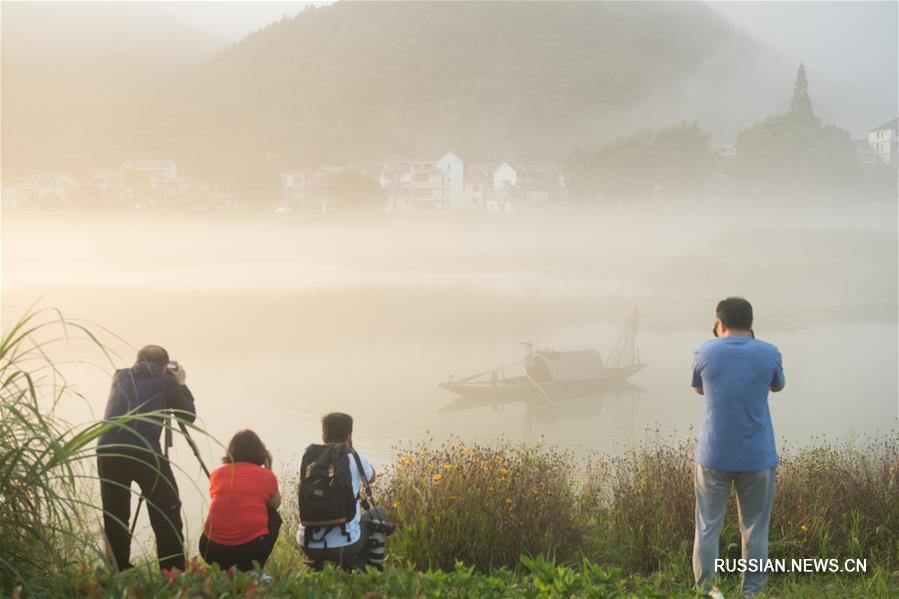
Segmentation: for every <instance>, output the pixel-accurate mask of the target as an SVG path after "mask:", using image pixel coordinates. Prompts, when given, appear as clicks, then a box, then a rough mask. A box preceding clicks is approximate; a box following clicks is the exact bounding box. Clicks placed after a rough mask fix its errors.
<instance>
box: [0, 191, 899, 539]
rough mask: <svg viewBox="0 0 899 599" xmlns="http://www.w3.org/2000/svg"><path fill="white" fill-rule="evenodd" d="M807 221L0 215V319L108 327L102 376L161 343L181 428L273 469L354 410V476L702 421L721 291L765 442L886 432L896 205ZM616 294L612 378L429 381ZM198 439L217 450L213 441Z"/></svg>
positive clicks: (615, 446)
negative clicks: (757, 355) (708, 342)
mask: <svg viewBox="0 0 899 599" xmlns="http://www.w3.org/2000/svg"><path fill="white" fill-rule="evenodd" d="M699 214H701V215H702V216H701V217H700V216H697V215H699ZM816 218H817V220H816V221H815V222H814V223H810V222H808V221H807V220H805V219H804V217H803V216H802V215H801V214H800V213H799V212H797V214H796V216H795V217H792V218H791V217H790V216H789V215H786V214H779V215H778V218H777V219H776V220H777V222H776V224H773V223H772V221H771V219H768V218H762V217H758V220H753V218H750V217H747V216H745V215H744V216H742V217H741V216H739V215H736V214H731V215H730V216H725V215H724V214H722V213H721V212H720V211H717V210H714V209H708V208H704V209H702V210H697V211H695V212H693V213H690V214H687V213H683V212H678V211H675V210H672V209H668V210H661V209H659V210H652V211H649V210H647V211H646V212H645V213H641V212H639V211H612V210H609V211H601V210H583V211H569V212H561V211H559V212H547V213H543V214H525V215H518V216H515V217H514V218H513V217H508V218H489V217H486V216H483V215H480V216H475V215H472V216H464V215H432V216H427V215H425V216H416V217H408V218H404V217H401V218H377V219H374V220H373V221H371V222H369V221H367V220H363V219H361V218H353V219H350V218H318V219H313V218H298V217H296V216H285V217H278V216H275V215H271V216H263V215H244V216H241V215H234V214H229V215H218V214H196V215H186V216H174V215H173V216H167V215H141V214H119V215H103V214H96V215H90V214H77V215H76V214H59V213H57V214H12V213H6V214H4V215H3V222H2V273H3V280H2V315H3V327H4V329H6V328H8V327H9V326H10V323H11V322H12V320H13V319H14V318H16V317H17V316H18V315H20V314H21V313H22V312H23V311H24V310H25V309H26V308H27V307H28V306H29V305H30V304H32V303H33V302H35V301H36V300H38V299H41V298H42V299H41V302H40V305H41V306H45V307H49V306H52V307H58V308H60V309H61V310H62V311H63V313H64V314H65V315H66V316H67V317H69V318H77V319H85V320H87V321H91V322H93V323H96V325H97V326H98V327H105V328H107V329H109V331H111V332H112V333H115V334H116V335H118V336H120V337H121V338H122V339H121V340H119V339H116V338H115V337H112V336H111V335H109V334H106V333H104V334H103V338H104V339H105V340H106V341H107V342H109V344H110V346H111V347H112V348H113V349H114V350H115V351H116V352H117V353H118V355H119V357H118V358H116V359H115V360H114V367H116V368H121V367H125V366H127V365H129V364H130V363H131V362H132V361H133V357H134V353H135V352H136V348H137V347H139V346H142V345H144V344H148V343H158V344H161V345H163V346H165V347H166V348H167V349H168V350H169V352H170V354H171V355H172V358H173V359H176V360H178V361H179V362H180V363H181V364H183V365H184V367H185V368H186V370H187V382H188V385H189V386H190V387H191V389H192V391H193V393H194V395H195V397H196V400H197V408H198V414H199V420H200V423H201V426H203V427H204V428H205V429H206V430H207V431H208V432H209V433H210V434H211V435H212V436H214V437H215V438H216V439H218V440H219V441H221V442H222V443H227V440H228V439H229V438H230V436H231V435H232V434H233V433H234V432H236V431H237V430H239V429H241V428H246V427H250V428H253V429H254V430H255V431H256V432H258V433H259V434H260V436H261V437H262V439H263V440H264V441H265V442H266V443H267V444H268V445H269V447H270V448H271V449H272V451H273V453H274V455H275V471H276V473H278V474H279V475H280V476H282V477H283V475H284V474H286V473H287V472H288V471H290V470H292V469H293V468H295V467H296V464H297V463H298V462H299V457H300V455H301V454H302V450H303V449H304V448H305V446H306V445H308V444H309V443H311V442H315V441H316V440H317V439H318V438H319V435H320V424H319V418H320V417H321V416H322V415H323V414H324V413H326V412H328V411H333V410H340V411H346V412H349V413H351V414H352V415H353V416H354V418H355V419H356V425H355V434H354V441H355V445H356V446H357V447H358V448H359V449H361V450H362V451H363V452H365V453H366V454H367V455H368V456H369V457H370V458H371V460H372V462H373V464H374V465H375V466H376V467H378V466H386V465H387V464H388V463H389V462H390V459H391V455H392V449H393V448H394V447H396V446H398V445H402V444H408V443H411V442H416V441H419V440H427V439H433V442H434V443H440V442H443V441H445V440H448V439H453V438H459V439H462V440H465V441H473V440H494V439H498V438H500V437H502V438H505V439H508V440H510V441H519V440H526V441H532V442H536V441H541V440H542V441H543V442H545V443H547V444H552V445H556V446H559V447H563V448H566V449H570V450H572V451H573V452H575V453H576V454H577V455H579V456H585V455H587V454H589V453H590V452H592V451H599V452H605V453H618V452H620V451H622V450H624V449H626V448H628V447H631V446H633V445H634V444H638V443H641V442H644V441H648V442H652V441H655V440H656V439H657V438H663V439H664V438H668V437H675V438H682V437H684V436H688V435H691V434H693V429H695V428H698V425H699V422H700V416H701V413H702V398H700V397H699V396H697V395H695V394H693V393H692V392H691V390H690V387H689V383H690V366H691V360H692V356H693V350H694V349H695V348H696V346H698V345H699V344H700V343H701V342H702V341H703V340H705V339H707V338H709V336H710V334H711V328H712V325H713V323H714V308H715V304H716V303H717V301H718V300H719V299H721V298H723V297H725V296H727V295H743V296H745V297H746V298H747V299H749V300H750V301H751V302H752V303H753V305H754V308H755V317H756V323H755V327H754V328H755V332H756V335H757V336H758V337H759V338H761V339H764V340H767V341H770V342H772V343H774V344H775V345H777V346H778V347H779V348H780V349H781V351H782V354H783V359H784V368H785V372H786V380H787V385H786V389H785V390H784V391H783V392H782V393H780V394H777V395H774V396H772V398H771V409H772V417H773V422H774V430H775V434H776V436H777V439H778V445H779V447H783V445H784V444H785V443H786V444H788V445H804V444H810V443H815V442H818V440H820V439H821V438H822V437H824V438H831V439H841V438H846V437H849V436H852V435H865V434H882V433H885V432H887V431H889V430H891V429H892V430H895V428H896V425H897V420H896V418H897V350H896V347H897V338H896V286H897V278H896V273H897V268H896V243H897V237H896V228H895V223H896V220H895V207H892V208H880V209H871V210H870V211H868V212H863V213H860V212H856V211H853V212H852V213H851V214H848V213H847V214H834V215H832V216H830V217H828V216H826V215H818V216H816ZM634 308H636V309H638V311H639V332H638V334H637V343H638V346H639V351H640V356H641V358H642V359H643V361H644V362H646V363H647V364H648V366H647V367H646V368H645V369H644V370H642V371H640V372H638V373H637V374H636V375H634V376H633V377H632V379H631V380H630V382H629V383H630V384H628V385H621V386H618V387H615V388H613V389H610V390H608V391H606V392H603V393H600V394H596V395H593V396H586V397H577V398H570V399H564V400H563V399H560V400H558V401H551V402H546V401H538V402H535V401H508V402H505V403H491V402H483V403H480V404H478V403H476V402H469V403H462V404H459V403H454V399H455V398H454V396H453V395H452V394H450V393H449V392H447V391H444V390H441V389H438V388H437V384H438V383H440V382H443V381H446V380H447V378H448V377H449V376H450V375H451V374H452V375H453V376H455V377H456V378H459V377H462V376H465V375H468V374H471V373H474V372H477V371H483V370H486V369H490V368H495V367H498V366H499V365H500V364H507V363H510V362H514V361H516V360H518V359H519V358H520V355H519V354H520V346H519V343H520V342H521V341H523V340H526V339H527V340H530V341H532V342H533V343H534V345H535V346H536V347H537V348H544V347H550V348H553V349H558V350H566V349H584V348H595V349H597V350H599V351H600V353H601V354H602V355H603V356H606V355H607V354H608V352H609V350H610V349H611V347H612V345H613V343H614V342H615V340H616V338H617V336H618V334H619V332H620V330H621V327H622V326H623V325H624V323H625V321H626V319H627V317H628V316H629V315H630V314H631V312H632V311H633V310H634ZM129 344H130V345H129ZM60 357H61V358H63V359H68V360H81V359H86V360H89V361H90V362H92V363H93V364H96V365H99V366H100V367H99V368H98V367H97V366H94V365H85V364H78V363H75V364H68V365H65V366H64V367H63V368H64V371H65V372H66V374H67V375H68V376H69V379H70V382H71V383H73V384H74V385H75V386H76V387H77V390H78V391H79V392H81V393H82V394H83V395H84V397H85V400H84V401H77V400H73V401H71V402H69V403H67V404H66V405H63V406H60V408H59V411H60V413H61V414H63V415H64V416H65V417H66V418H68V419H69V420H70V421H72V422H76V423H81V422H86V421H87V420H89V419H91V418H97V417H101V416H102V412H103V408H104V405H105V400H106V395H107V392H108V388H109V374H110V368H111V367H112V365H110V364H109V363H108V362H104V361H103V357H102V354H100V353H99V352H98V351H96V350H95V349H92V348H90V347H89V346H88V344H86V343H83V342H73V343H72V344H71V346H70V347H69V349H68V350H67V351H66V355H64V356H60ZM513 399H514V398H513ZM198 440H199V441H200V445H201V447H202V451H203V453H204V458H205V459H207V461H208V463H210V464H213V463H217V462H218V460H219V459H220V458H221V455H222V453H223V452H222V449H221V448H220V447H218V446H217V445H216V444H215V443H214V442H213V441H211V440H209V439H202V438H201V439H198ZM173 452H174V453H173V455H174V456H175V459H176V461H178V462H179V464H180V465H181V467H182V468H183V469H184V471H183V472H182V473H181V474H179V479H180V482H181V484H180V486H181V488H182V492H183V495H184V497H183V501H184V504H185V510H186V512H187V514H188V519H187V522H188V530H189V533H190V534H191V535H196V534H197V531H198V530H199V526H200V516H199V513H200V511H199V510H200V506H202V505H203V501H202V499H201V498H202V497H204V495H205V492H206V490H205V486H204V485H203V483H202V482H197V481H200V479H201V478H202V477H201V475H200V470H199V468H198V467H197V466H196V462H195V460H194V459H193V456H192V455H191V454H190V452H189V450H188V448H187V447H186V445H185V444H184V443H183V442H181V441H176V444H175V448H174V450H173ZM145 524H146V520H144V521H143V522H142V525H141V526H144V525H145Z"/></svg>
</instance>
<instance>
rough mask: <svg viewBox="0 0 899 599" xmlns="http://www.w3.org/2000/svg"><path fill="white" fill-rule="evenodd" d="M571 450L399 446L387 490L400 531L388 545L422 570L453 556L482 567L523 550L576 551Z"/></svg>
mask: <svg viewBox="0 0 899 599" xmlns="http://www.w3.org/2000/svg"><path fill="white" fill-rule="evenodd" d="M575 472H576V471H575V468H574V456H573V455H571V454H569V453H565V452H562V451H559V450H557V449H554V448H547V447H542V446H533V445H530V446H529V445H499V446H486V445H472V446H466V445H464V444H462V443H446V444H444V445H442V446H440V447H438V448H431V447H429V446H428V445H424V444H422V445H417V446H414V447H411V448H409V449H408V450H406V451H403V452H401V454H400V456H399V457H398V459H397V461H396V463H395V467H394V469H393V471H392V472H391V476H390V483H389V485H388V487H387V489H386V490H385V493H384V501H385V503H386V507H388V509H391V510H393V513H394V514H395V516H396V518H397V520H398V521H399V523H400V527H401V532H400V533H399V534H397V535H395V536H394V537H392V538H391V539H390V541H389V543H390V551H391V552H393V553H394V554H399V555H402V556H404V558H405V560H406V561H407V562H410V563H412V564H414V565H415V566H416V567H418V568H421V569H427V568H445V569H449V568H452V567H453V565H454V564H455V562H456V561H457V560H461V561H462V562H464V563H466V564H470V565H473V566H475V567H477V568H478V569H480V570H482V571H489V570H491V569H493V568H498V567H500V566H510V567H515V566H517V565H518V562H519V558H520V556H521V555H522V554H530V555H536V554H538V553H545V554H550V553H552V554H558V555H559V556H560V557H563V558H570V557H574V556H575V555H576V551H577V548H578V547H579V546H580V544H581V539H582V535H583V532H584V528H583V526H581V523H580V522H579V516H578V511H577V503H576V494H575V487H574V484H573V483H574V480H573V478H572V476H573V474H575Z"/></svg>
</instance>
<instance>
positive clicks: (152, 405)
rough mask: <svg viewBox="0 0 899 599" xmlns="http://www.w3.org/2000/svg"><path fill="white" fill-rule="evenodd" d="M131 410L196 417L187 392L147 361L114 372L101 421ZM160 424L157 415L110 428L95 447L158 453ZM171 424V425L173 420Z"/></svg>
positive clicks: (185, 417) (159, 418) (190, 418)
mask: <svg viewBox="0 0 899 599" xmlns="http://www.w3.org/2000/svg"><path fill="white" fill-rule="evenodd" d="M132 410H133V411H134V413H136V414H145V413H147V412H153V411H156V410H173V411H174V414H175V415H176V416H178V417H179V418H182V419H184V420H187V421H188V422H193V421H194V419H195V418H196V414H197V412H196V408H195V407H194V397H193V395H192V394H191V392H190V389H188V388H187V386H186V385H181V384H179V383H178V380H177V379H176V378H175V375H173V374H172V373H171V372H169V371H168V370H166V369H165V368H164V367H162V366H159V365H157V364H153V363H150V362H138V363H136V364H135V365H134V366H132V367H131V368H122V369H120V370H117V371H116V373H115V375H113V378H112V389H111V390H110V392H109V400H108V401H107V403H106V413H105V414H104V415H103V418H104V419H110V418H114V417H116V416H123V415H125V414H127V413H129V412H131V411H132ZM162 423H163V418H162V417H161V416H160V417H153V418H152V420H151V421H136V420H134V421H131V422H129V423H128V425H127V427H126V426H113V427H112V428H110V429H109V430H107V431H106V432H104V433H103V434H102V435H101V436H100V440H99V441H98V442H97V447H98V448H102V447H103V446H104V445H135V446H138V447H143V448H147V447H150V448H152V449H153V450H154V451H156V452H160V453H161V451H160V447H159V434H160V432H161V431H162ZM172 425H173V426H174V425H175V423H174V421H173V423H172ZM129 429H130V430H129ZM113 449H114V448H109V450H113Z"/></svg>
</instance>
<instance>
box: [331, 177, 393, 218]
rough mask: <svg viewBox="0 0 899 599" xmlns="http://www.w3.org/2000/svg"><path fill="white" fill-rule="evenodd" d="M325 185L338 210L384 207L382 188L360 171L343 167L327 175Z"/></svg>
mask: <svg viewBox="0 0 899 599" xmlns="http://www.w3.org/2000/svg"><path fill="white" fill-rule="evenodd" d="M326 185H327V188H328V196H329V197H330V199H331V200H333V201H334V203H335V205H336V208H337V209H338V210H357V211H374V210H380V209H382V208H383V207H384V200H385V198H384V190H383V189H381V186H380V185H379V184H378V182H377V181H376V180H374V179H372V178H371V177H368V176H366V175H365V174H364V173H362V172H361V171H358V170H355V169H344V170H342V171H340V172H338V173H335V174H333V175H331V176H330V177H328V180H327V183H326Z"/></svg>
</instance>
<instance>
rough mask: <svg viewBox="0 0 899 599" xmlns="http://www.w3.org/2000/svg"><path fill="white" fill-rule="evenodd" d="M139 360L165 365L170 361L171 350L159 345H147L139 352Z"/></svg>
mask: <svg viewBox="0 0 899 599" xmlns="http://www.w3.org/2000/svg"><path fill="white" fill-rule="evenodd" d="M137 361H138V362H150V363H152V364H159V365H160V366H165V365H166V364H168V363H169V352H167V351H165V348H163V347H162V346H159V345H145V346H144V347H142V348H141V350H140V351H139V352H137Z"/></svg>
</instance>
